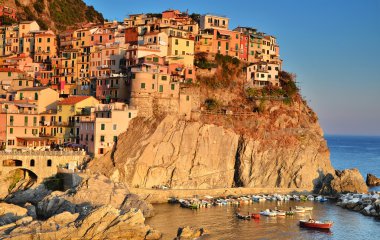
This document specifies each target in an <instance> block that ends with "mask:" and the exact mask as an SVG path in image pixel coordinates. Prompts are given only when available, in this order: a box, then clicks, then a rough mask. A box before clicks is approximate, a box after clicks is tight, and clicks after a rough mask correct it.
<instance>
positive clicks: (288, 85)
mask: <svg viewBox="0 0 380 240" xmlns="http://www.w3.org/2000/svg"><path fill="white" fill-rule="evenodd" d="M279 77H280V84H281V88H282V89H283V90H284V91H285V92H286V94H287V96H289V97H292V96H294V95H296V94H297V93H298V92H299V89H298V87H297V85H296V75H295V74H292V73H288V72H285V71H281V72H280V73H279Z"/></svg>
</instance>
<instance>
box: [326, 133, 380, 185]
mask: <svg viewBox="0 0 380 240" xmlns="http://www.w3.org/2000/svg"><path fill="white" fill-rule="evenodd" d="M325 139H326V140H327V145H328V146H329V148H330V152H331V163H332V165H333V167H334V168H335V169H339V170H343V169H347V168H357V169H359V171H360V173H361V174H362V175H363V177H364V178H366V176H367V173H371V174H374V175H376V176H377V177H380V136H379V137H372V136H337V135H326V136H325ZM371 190H377V191H380V187H375V188H371Z"/></svg>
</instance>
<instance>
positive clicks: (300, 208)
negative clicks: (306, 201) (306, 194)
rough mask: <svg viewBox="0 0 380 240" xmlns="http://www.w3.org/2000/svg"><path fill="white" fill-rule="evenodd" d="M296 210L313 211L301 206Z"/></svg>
mask: <svg viewBox="0 0 380 240" xmlns="http://www.w3.org/2000/svg"><path fill="white" fill-rule="evenodd" d="M296 209H298V210H302V209H303V210H305V211H313V207H301V206H296Z"/></svg>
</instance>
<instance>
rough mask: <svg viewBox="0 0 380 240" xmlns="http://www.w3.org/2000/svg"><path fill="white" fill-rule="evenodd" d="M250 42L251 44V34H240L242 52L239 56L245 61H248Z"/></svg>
mask: <svg viewBox="0 0 380 240" xmlns="http://www.w3.org/2000/svg"><path fill="white" fill-rule="evenodd" d="M248 44H249V36H248V35H246V34H241V35H240V52H239V58H240V60H243V61H248V47H249V46H248Z"/></svg>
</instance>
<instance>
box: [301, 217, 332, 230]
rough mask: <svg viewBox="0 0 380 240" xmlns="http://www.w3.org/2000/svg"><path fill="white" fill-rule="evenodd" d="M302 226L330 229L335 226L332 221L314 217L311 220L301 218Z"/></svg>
mask: <svg viewBox="0 0 380 240" xmlns="http://www.w3.org/2000/svg"><path fill="white" fill-rule="evenodd" d="M299 224H300V227H305V228H317V229H330V228H332V226H333V222H332V221H323V222H321V221H315V220H313V219H309V220H300V222H299Z"/></svg>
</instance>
